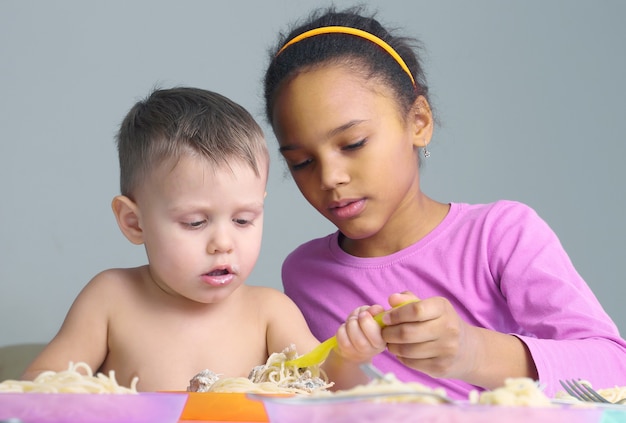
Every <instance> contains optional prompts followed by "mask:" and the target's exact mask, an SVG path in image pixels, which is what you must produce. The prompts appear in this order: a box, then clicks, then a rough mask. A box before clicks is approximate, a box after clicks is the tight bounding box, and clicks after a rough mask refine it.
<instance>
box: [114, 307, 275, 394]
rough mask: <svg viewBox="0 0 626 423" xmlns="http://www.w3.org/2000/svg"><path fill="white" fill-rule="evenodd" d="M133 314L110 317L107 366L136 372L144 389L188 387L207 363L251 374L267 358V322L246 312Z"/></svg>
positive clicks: (223, 371) (230, 371)
mask: <svg viewBox="0 0 626 423" xmlns="http://www.w3.org/2000/svg"><path fill="white" fill-rule="evenodd" d="M129 317H130V316H126V318H125V319H124V320H123V321H121V320H120V321H113V322H111V325H110V331H109V356H108V358H107V361H106V366H107V367H109V368H113V369H116V373H119V372H120V371H121V372H122V373H123V374H126V375H129V374H131V373H134V372H136V374H137V375H138V376H139V378H140V381H139V387H140V389H142V390H152V389H154V388H157V389H172V388H171V387H172V386H177V387H179V388H178V389H182V390H184V389H185V388H186V386H187V384H188V382H189V380H190V379H191V378H192V377H193V376H194V375H195V374H197V373H198V372H200V371H201V370H203V369H211V370H212V371H214V372H216V373H218V374H223V375H224V376H229V377H233V376H247V375H248V373H249V372H250V370H251V369H252V368H253V367H254V366H256V365H259V364H263V363H264V362H265V360H266V359H267V345H266V338H265V332H266V331H265V327H264V326H263V325H262V322H259V321H258V319H252V318H250V317H249V316H246V315H243V316H242V315H233V316H220V317H219V318H206V316H202V315H198V316H190V315H186V316H180V315H175V314H171V313H169V314H168V313H158V312H155V313H145V312H144V313H138V314H137V315H135V316H133V318H130V319H129ZM117 369H119V370H117ZM183 385H184V386H183ZM159 387H160V388H159ZM168 387H169V388H168Z"/></svg>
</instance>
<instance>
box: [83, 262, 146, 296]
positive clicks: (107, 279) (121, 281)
mask: <svg viewBox="0 0 626 423" xmlns="http://www.w3.org/2000/svg"><path fill="white" fill-rule="evenodd" d="M146 274H147V271H146V268H145V266H142V267H134V268H128V269H121V268H120V269H107V270H103V271H101V272H100V273H98V274H96V275H95V276H94V277H93V278H92V279H91V280H90V281H89V283H87V285H86V286H85V288H84V289H83V292H84V293H97V294H103V293H105V292H109V293H113V292H119V291H120V290H129V289H137V288H138V286H140V285H141V283H142V281H143V280H144V279H145V275H146Z"/></svg>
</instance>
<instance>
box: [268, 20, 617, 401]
mask: <svg viewBox="0 0 626 423" xmlns="http://www.w3.org/2000/svg"><path fill="white" fill-rule="evenodd" d="M265 99H266V113H267V119H268V120H269V122H270V123H271V125H272V127H273V129H274V132H275V134H276V137H277V139H278V142H279V144H280V151H281V153H282V155H283V156H284V158H285V160H286V162H287V164H288V165H289V168H290V171H291V174H292V176H293V178H294V180H295V182H296V184H297V186H298V188H299V189H300V191H301V192H302V194H303V195H304V197H305V198H306V199H307V200H308V201H309V203H310V204H311V205H312V206H313V207H315V209H316V210H317V211H319V212H320V213H321V214H322V215H323V216H324V217H326V218H327V219H329V220H330V221H331V222H332V223H333V224H335V225H336V226H337V228H338V231H337V232H335V233H333V234H331V235H328V236H326V237H324V238H320V239H315V240H312V241H310V242H307V243H305V244H303V245H302V246H300V247H299V248H297V249H296V250H295V251H294V252H293V253H292V254H290V255H289V256H288V258H287V259H286V260H285V263H284V266H283V284H284V289H285V292H286V293H287V294H288V295H289V296H290V297H291V298H292V299H293V300H294V301H295V302H296V303H297V304H298V306H299V307H300V308H301V309H302V311H303V313H304V315H305V318H306V319H307V321H308V323H309V325H310V327H311V328H312V330H313V332H314V334H315V335H316V336H317V337H318V338H320V339H325V338H327V337H328V336H331V335H333V334H334V331H335V330H336V329H337V327H340V329H339V331H338V338H339V345H340V346H341V347H342V349H343V351H348V349H350V348H351V349H352V350H353V351H354V353H355V354H357V353H358V354H361V355H363V356H367V355H368V354H375V353H376V352H378V351H382V350H383V349H384V347H385V346H386V350H385V351H384V352H383V353H382V354H380V355H378V356H376V357H375V358H374V364H376V365H377V366H378V367H380V368H381V369H382V370H383V371H385V372H393V373H395V374H396V375H397V376H398V377H399V378H400V379H401V380H405V381H406V380H415V381H419V382H422V383H425V384H427V385H429V386H443V387H445V388H446V390H447V391H448V393H449V394H450V395H451V396H454V397H459V398H466V397H467V394H468V392H469V391H470V390H472V389H476V387H478V388H479V389H492V388H495V387H497V386H501V385H502V384H503V382H504V379H505V378H507V377H530V378H533V379H537V380H539V381H540V382H541V383H542V384H543V385H544V386H545V392H546V394H548V395H553V394H554V393H555V391H557V390H559V389H560V387H559V383H558V380H559V379H566V378H584V379H587V380H589V381H590V382H591V383H592V384H593V385H594V386H597V387H606V386H614V385H616V384H619V385H624V384H626V343H625V342H624V340H623V339H622V338H621V337H620V334H619V332H618V329H617V328H616V326H615V324H614V323H613V322H612V321H611V319H610V318H609V316H608V315H607V314H606V313H605V311H604V310H603V308H602V306H601V305H600V304H599V303H598V301H597V299H596V297H595V296H594V294H593V293H592V291H591V290H590V288H589V287H588V286H587V284H586V283H585V282H584V281H583V279H582V278H581V277H580V275H579V274H578V273H577V272H576V270H575V269H574V267H573V265H572V263H571V262H570V259H569V258H568V256H567V254H566V253H565V251H564V250H563V247H562V246H561V244H560V242H559V240H558V238H557V236H556V235H555V234H554V233H553V231H552V230H551V229H550V228H549V227H548V225H547V224H546V223H545V222H544V221H543V220H542V219H541V218H540V217H538V216H537V214H536V213H535V212H534V211H533V210H532V209H530V208H529V207H528V206H526V205H524V204H520V203H517V202H511V201H498V202H495V203H493V204H461V203H449V204H447V203H440V202H438V201H435V200H433V199H431V198H429V197H428V196H427V195H426V194H424V193H423V192H422V191H421V189H420V175H419V164H420V158H419V155H420V152H421V153H422V154H423V155H424V156H425V157H428V156H429V152H428V144H429V143H430V141H431V138H432V135H433V129H434V124H433V113H432V111H431V108H430V106H429V100H428V87H427V85H426V82H425V78H424V73H423V71H422V68H421V65H420V61H419V58H418V57H417V55H416V54H415V52H414V51H413V49H412V48H411V46H410V44H409V39H407V38H404V37H401V36H396V35H393V34H391V33H390V32H388V31H387V30H386V29H385V28H383V27H382V26H381V25H380V24H379V22H377V21H376V20H375V19H373V18H371V17H368V16H365V15H364V14H363V13H362V11H361V10H360V9H350V10H346V11H342V12H337V11H335V10H333V9H329V10H326V11H319V12H316V13H315V14H313V15H312V17H311V18H310V19H309V20H308V22H306V23H304V24H303V25H301V26H299V27H297V28H295V29H293V30H292V31H291V32H290V33H289V34H287V35H286V36H282V37H281V39H280V40H279V43H278V45H277V46H276V48H275V49H274V50H273V51H272V54H271V62H270V64H269V67H268V69H267V72H266V75H265ZM418 299H419V301H417V300H418ZM410 300H415V301H412V302H409V303H408V304H407V305H404V306H402V307H399V308H397V309H395V310H393V311H391V312H389V313H387V314H386V316H385V318H384V323H385V324H386V325H387V326H386V327H385V328H384V329H382V330H381V329H380V328H379V326H378V325H377V324H376V323H375V322H374V320H373V319H372V314H375V313H378V312H380V311H381V310H382V309H383V306H382V304H386V303H387V302H388V303H389V305H391V306H396V305H399V304H401V303H403V302H406V301H410ZM363 304H373V305H372V306H371V307H367V306H362V305H363ZM351 310H353V311H352V313H350V311H351ZM346 315H349V319H348V321H347V322H346V323H345V324H342V323H343V322H344V321H345V317H346Z"/></svg>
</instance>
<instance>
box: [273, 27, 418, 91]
mask: <svg viewBox="0 0 626 423" xmlns="http://www.w3.org/2000/svg"><path fill="white" fill-rule="evenodd" d="M331 33H334V34H350V35H356V36H357V37H361V38H365V39H366V40H369V41H371V42H373V43H374V44H376V45H378V46H380V47H382V48H383V49H384V50H385V51H386V52H387V53H389V54H390V55H391V57H393V58H394V59H395V60H396V62H398V64H399V65H400V67H402V70H404V71H405V72H406V73H407V75H409V78H411V82H412V83H413V86H415V79H414V78H413V75H412V74H411V71H410V70H409V67H408V66H407V65H406V63H404V60H402V57H400V55H399V54H398V53H396V51H395V50H394V49H393V47H391V46H390V45H389V44H387V43H386V42H385V41H384V40H382V39H380V38H378V37H377V36H375V35H373V34H370V33H369V32H366V31H363V30H360V29H356V28H351V27H348V26H324V27H321V28H315V29H311V30H310V31H306V32H303V33H302V34H300V35H298V36H297V37H294V38H292V39H291V40H289V42H288V43H287V44H285V45H284V46H283V47H282V48H281V49H280V50H278V53H276V56H278V55H279V54H280V53H282V52H283V50H285V49H286V48H287V47H289V46H290V45H292V44H295V43H297V42H298V41H301V40H304V39H305V38H309V37H314V36H315V35H320V34H331Z"/></svg>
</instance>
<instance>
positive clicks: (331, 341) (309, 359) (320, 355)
mask: <svg viewBox="0 0 626 423" xmlns="http://www.w3.org/2000/svg"><path fill="white" fill-rule="evenodd" d="M416 301H419V300H410V301H405V302H403V303H401V304H399V305H397V306H395V307H393V308H392V310H393V309H396V308H399V307H402V306H403V305H406V304H409V303H414V302H416ZM388 311H389V310H386V311H383V312H381V313H378V314H377V315H375V316H374V320H375V321H376V323H378V325H379V326H380V327H381V328H384V327H385V326H386V325H385V324H384V323H383V315H384V314H385V313H387V312H388ZM336 346H337V337H336V336H332V337H330V338H328V339H327V340H326V341H324V342H322V343H321V344H319V345H318V346H317V347H315V348H313V350H312V351H311V352H309V353H307V354H304V355H301V356H300V357H298V358H294V359H293V360H288V361H285V366H297V367H299V368H304V367H311V366H315V365H318V364H320V363H323V362H324V360H326V358H327V357H328V354H330V352H331V351H332V349H333V348H335V347H336Z"/></svg>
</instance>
